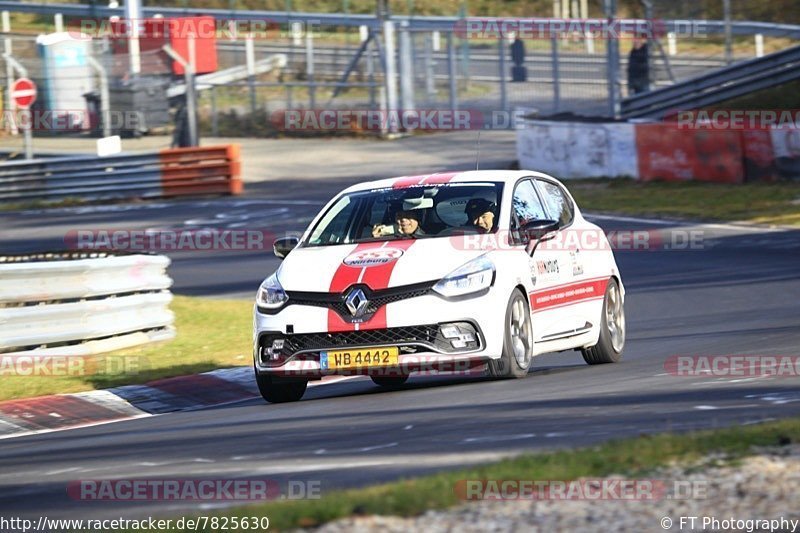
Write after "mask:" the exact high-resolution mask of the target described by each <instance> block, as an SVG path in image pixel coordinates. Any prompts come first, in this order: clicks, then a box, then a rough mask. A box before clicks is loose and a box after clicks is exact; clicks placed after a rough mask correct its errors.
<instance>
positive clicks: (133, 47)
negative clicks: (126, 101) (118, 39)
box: [125, 0, 142, 76]
mask: <svg viewBox="0 0 800 533" xmlns="http://www.w3.org/2000/svg"><path fill="white" fill-rule="evenodd" d="M125 18H126V22H127V24H128V25H129V28H128V32H129V38H128V53H129V55H130V72H131V74H133V75H134V76H135V75H138V74H139V73H140V72H141V71H142V62H141V58H140V52H139V33H140V29H141V26H140V23H141V18H142V3H141V0H125Z"/></svg>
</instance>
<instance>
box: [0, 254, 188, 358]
mask: <svg viewBox="0 0 800 533" xmlns="http://www.w3.org/2000/svg"><path fill="white" fill-rule="evenodd" d="M169 263H170V260H169V258H168V257H166V256H154V255H125V256H114V255H111V254H108V253H97V252H95V253H86V252H66V253H51V254H46V253H44V254H34V255H27V256H0V353H8V354H11V355H22V354H63V355H93V354H96V353H103V352H107V351H112V350H117V349H121V348H126V347H128V346H134V345H137V344H143V343H147V342H154V341H161V340H168V339H171V338H173V337H174V336H175V329H174V327H173V326H172V323H173V320H174V314H173V313H172V311H170V310H169V308H168V305H169V303H170V301H171V300H172V294H171V293H170V292H169V288H170V286H171V285H172V280H171V279H170V277H169V276H168V275H167V273H166V268H167V266H168V265H169Z"/></svg>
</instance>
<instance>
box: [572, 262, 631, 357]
mask: <svg viewBox="0 0 800 533" xmlns="http://www.w3.org/2000/svg"><path fill="white" fill-rule="evenodd" d="M624 348H625V306H624V303H623V302H622V291H620V290H619V284H618V283H617V280H615V279H614V278H611V279H610V280H609V281H608V285H607V286H606V294H605V297H604V298H603V312H602V316H601V318H600V338H599V339H598V340H597V344H595V345H594V346H592V347H591V348H586V349H585V350H581V352H582V353H583V360H584V361H586V362H587V363H589V364H590V365H599V364H603V363H618V362H619V361H620V359H622V350H623V349H624Z"/></svg>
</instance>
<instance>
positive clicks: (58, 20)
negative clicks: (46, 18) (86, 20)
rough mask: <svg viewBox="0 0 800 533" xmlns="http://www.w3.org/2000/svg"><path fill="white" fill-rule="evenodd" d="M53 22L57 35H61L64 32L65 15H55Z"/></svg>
mask: <svg viewBox="0 0 800 533" xmlns="http://www.w3.org/2000/svg"><path fill="white" fill-rule="evenodd" d="M53 22H54V23H55V26H56V33H61V32H62V31H64V15H62V14H61V13H56V14H55V15H53Z"/></svg>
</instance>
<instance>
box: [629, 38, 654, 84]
mask: <svg viewBox="0 0 800 533" xmlns="http://www.w3.org/2000/svg"><path fill="white" fill-rule="evenodd" d="M649 90H650V58H649V55H648V50H647V39H644V38H642V37H641V36H638V35H637V36H636V37H634V38H633V48H631V53H630V55H629V56H628V94H629V95H634V94H640V93H646V92H647V91H649Z"/></svg>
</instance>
